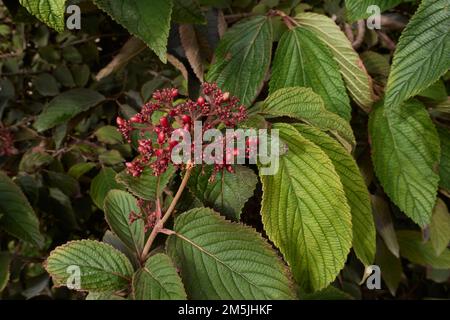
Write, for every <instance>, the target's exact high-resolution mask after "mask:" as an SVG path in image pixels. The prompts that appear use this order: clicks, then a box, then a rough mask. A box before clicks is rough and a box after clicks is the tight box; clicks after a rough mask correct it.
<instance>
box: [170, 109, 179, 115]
mask: <svg viewBox="0 0 450 320" xmlns="http://www.w3.org/2000/svg"><path fill="white" fill-rule="evenodd" d="M176 114H177V112H176V111H175V109H172V110H170V111H169V116H171V117H175V116H176Z"/></svg>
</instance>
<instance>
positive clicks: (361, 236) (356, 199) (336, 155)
mask: <svg viewBox="0 0 450 320" xmlns="http://www.w3.org/2000/svg"><path fill="white" fill-rule="evenodd" d="M294 127H295V128H296V129H297V130H299V131H300V133H301V135H302V136H304V137H305V138H306V139H308V140H309V141H311V142H312V143H314V144H315V145H317V146H319V147H320V148H321V149H322V151H324V152H325V153H326V154H327V156H328V157H329V158H330V160H331V162H332V163H333V165H334V169H335V170H336V173H337V174H338V175H339V177H340V179H341V182H342V186H343V187H344V192H345V196H346V197H347V201H348V204H349V205H350V209H351V213H352V229H353V249H354V250H355V253H356V256H357V257H358V258H359V259H360V260H361V262H362V263H363V264H364V265H366V266H369V265H371V264H372V263H373V260H374V259H375V247H376V237H375V236H376V232H375V223H374V220H373V215H372V207H371V203H370V196H369V191H368V190H367V186H366V184H365V182H364V178H363V177H362V175H361V172H360V171H359V168H358V165H357V164H356V161H355V160H354V159H353V157H352V156H351V155H350V154H349V153H348V152H347V151H346V150H345V149H344V148H343V147H342V145H340V144H339V143H338V142H337V141H336V140H334V139H333V138H331V137H330V136H328V135H327V134H325V133H323V132H321V131H320V130H317V129H315V128H313V127H311V126H308V125H300V124H297V125H295V126H294Z"/></svg>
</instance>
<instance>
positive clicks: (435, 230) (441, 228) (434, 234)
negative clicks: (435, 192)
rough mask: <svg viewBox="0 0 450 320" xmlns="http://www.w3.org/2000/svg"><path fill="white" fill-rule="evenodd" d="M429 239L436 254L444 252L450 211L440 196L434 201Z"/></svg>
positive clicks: (449, 222)
mask: <svg viewBox="0 0 450 320" xmlns="http://www.w3.org/2000/svg"><path fill="white" fill-rule="evenodd" d="M430 240H431V244H432V246H433V248H434V251H435V252H436V255H440V254H441V253H442V252H444V250H445V249H446V248H447V246H448V244H449V242H450V213H449V212H448V209H447V205H446V204H445V202H444V201H442V200H441V199H440V198H438V199H437V201H436V206H435V207H434V210H433V215H432V217H431V223H430Z"/></svg>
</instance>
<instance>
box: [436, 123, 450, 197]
mask: <svg viewBox="0 0 450 320" xmlns="http://www.w3.org/2000/svg"><path fill="white" fill-rule="evenodd" d="M437 129H438V134H439V140H440V142H441V161H440V163H439V177H440V180H439V185H440V186H441V187H442V188H443V189H445V190H447V191H448V192H450V130H448V129H446V128H443V127H440V126H438V127H437Z"/></svg>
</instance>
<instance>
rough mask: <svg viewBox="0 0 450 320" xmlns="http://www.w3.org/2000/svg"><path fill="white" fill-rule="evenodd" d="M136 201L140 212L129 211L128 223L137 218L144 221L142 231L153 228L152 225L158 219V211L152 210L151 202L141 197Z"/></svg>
mask: <svg viewBox="0 0 450 320" xmlns="http://www.w3.org/2000/svg"><path fill="white" fill-rule="evenodd" d="M137 202H138V206H139V208H140V213H137V212H135V211H131V212H130V214H129V216H128V219H129V221H130V224H132V223H134V222H135V221H137V220H142V221H144V231H145V232H147V231H149V230H151V229H153V227H154V226H155V224H156V221H157V219H158V212H157V211H155V210H153V207H152V204H151V203H150V202H146V201H144V200H142V199H138V200H137Z"/></svg>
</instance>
